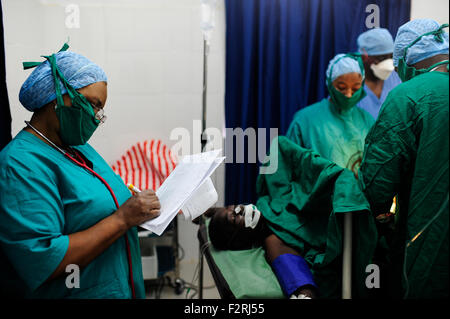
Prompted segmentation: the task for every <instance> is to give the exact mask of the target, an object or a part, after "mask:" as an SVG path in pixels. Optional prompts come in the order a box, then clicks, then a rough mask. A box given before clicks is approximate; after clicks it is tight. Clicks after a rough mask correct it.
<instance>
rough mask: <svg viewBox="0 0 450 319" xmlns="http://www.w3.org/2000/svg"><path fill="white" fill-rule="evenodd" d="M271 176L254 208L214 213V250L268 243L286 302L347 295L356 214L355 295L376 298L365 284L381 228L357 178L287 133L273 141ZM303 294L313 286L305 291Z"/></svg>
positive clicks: (263, 178)
mask: <svg viewBox="0 0 450 319" xmlns="http://www.w3.org/2000/svg"><path fill="white" fill-rule="evenodd" d="M273 161H276V163H277V166H278V168H277V170H276V171H275V172H273V173H271V174H260V175H259V176H258V179H257V183H256V194H257V201H256V203H255V205H246V206H242V205H239V206H237V207H234V206H229V207H226V208H212V209H210V210H208V211H207V212H206V213H205V214H206V216H212V217H211V220H210V223H209V229H208V230H209V236H210V239H211V242H212V244H213V245H214V247H215V248H216V249H222V250H224V249H228V250H236V249H248V248H251V247H252V246H256V245H259V246H263V247H264V248H265V252H266V258H267V261H268V263H269V264H270V265H271V266H272V269H273V270H274V273H275V275H276V276H277V279H278V281H279V282H280V286H281V287H282V289H283V292H284V294H285V295H286V296H287V297H292V296H293V295H294V296H298V295H299V294H302V293H304V294H305V295H307V296H309V297H317V298H325V299H335V298H341V293H342V240H343V233H342V229H343V218H344V215H345V214H348V213H352V215H353V227H354V229H357V230H358V231H356V232H355V233H354V238H353V243H352V245H353V252H354V254H353V256H354V258H353V259H354V260H353V266H352V278H353V280H352V282H353V285H354V287H353V288H354V289H353V291H352V295H353V296H354V298H367V297H368V294H370V293H372V292H371V291H369V290H368V288H367V287H366V285H365V279H366V276H367V274H366V272H365V269H366V267H367V265H368V264H371V263H372V262H373V254H374V251H375V247H376V244H377V230H376V226H375V223H374V219H373V217H372V215H371V212H370V205H369V203H368V202H367V200H366V198H365V197H364V194H363V193H362V191H361V189H360V188H359V186H358V184H357V180H356V179H355V177H354V174H353V173H352V172H351V171H350V170H347V169H344V168H342V167H340V166H338V165H336V164H335V163H333V162H331V161H329V160H327V159H325V158H323V157H321V156H320V155H319V154H317V153H316V152H314V151H312V150H308V149H304V148H302V147H300V146H299V145H297V144H295V143H294V142H292V141H291V140H289V139H287V138H286V137H284V136H279V137H278V138H277V139H276V143H274V142H272V144H271V150H270V154H269V161H268V162H267V164H266V165H271V163H272V162H273ZM302 289H308V290H309V291H308V292H303V291H302Z"/></svg>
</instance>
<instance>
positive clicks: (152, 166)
mask: <svg viewBox="0 0 450 319" xmlns="http://www.w3.org/2000/svg"><path fill="white" fill-rule="evenodd" d="M175 166H176V158H174V156H172V152H171V151H170V148H169V147H168V146H167V145H165V144H163V143H162V142H161V140H147V141H144V142H143V143H141V142H138V143H137V144H136V145H133V146H132V147H131V148H130V149H129V150H127V151H126V152H125V153H124V155H122V157H121V159H119V160H118V161H116V162H115V163H114V164H113V165H112V169H113V171H114V172H115V173H116V174H118V175H119V176H120V177H121V178H122V180H123V181H124V183H125V184H129V183H131V184H133V185H134V186H136V187H137V188H139V189H141V190H145V189H153V190H155V191H156V190H157V189H158V188H159V187H160V186H161V184H162V183H163V182H164V180H165V179H166V178H167V176H169V174H170V173H171V172H172V171H173V170H174V168H175Z"/></svg>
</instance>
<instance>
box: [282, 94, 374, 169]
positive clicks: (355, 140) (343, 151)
mask: <svg viewBox="0 0 450 319" xmlns="http://www.w3.org/2000/svg"><path fill="white" fill-rule="evenodd" d="M373 123H374V119H373V117H372V116H371V115H370V114H369V113H368V112H367V111H365V110H363V109H361V108H359V107H352V108H351V109H349V110H347V111H340V110H338V109H337V108H336V106H335V105H334V104H333V103H331V102H330V101H329V99H323V100H322V101H320V102H317V103H315V104H313V105H310V106H308V107H305V108H304V109H301V110H300V111H298V112H297V113H296V114H295V115H294V119H293V121H292V123H291V125H290V126H289V129H288V131H287V133H286V136H287V137H288V138H289V139H291V140H292V141H294V142H295V143H297V144H298V145H300V146H302V147H304V148H307V149H312V150H314V151H316V152H318V153H319V154H320V155H321V156H323V157H325V158H326V159H328V160H330V161H333V162H335V163H336V164H338V165H339V166H341V167H344V168H348V169H350V170H351V171H353V172H354V173H356V172H357V171H358V169H359V165H360V164H361V159H362V153H363V150H364V139H365V137H366V135H367V133H368V132H369V129H370V127H371V126H372V125H373Z"/></svg>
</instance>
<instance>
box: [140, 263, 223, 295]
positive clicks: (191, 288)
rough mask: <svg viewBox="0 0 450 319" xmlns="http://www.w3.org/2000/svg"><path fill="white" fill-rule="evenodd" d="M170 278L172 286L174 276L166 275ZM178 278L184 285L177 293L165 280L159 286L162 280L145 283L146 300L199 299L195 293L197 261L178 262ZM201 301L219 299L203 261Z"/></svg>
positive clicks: (206, 265)
mask: <svg viewBox="0 0 450 319" xmlns="http://www.w3.org/2000/svg"><path fill="white" fill-rule="evenodd" d="M167 276H168V277H170V278H171V281H172V285H173V282H174V280H175V276H174V274H173V273H172V272H169V273H167ZM180 278H181V279H182V280H183V281H184V282H185V283H186V284H185V288H184V289H180V290H179V291H178V292H181V293H179V294H178V293H177V292H176V291H175V288H173V287H171V286H170V285H169V283H168V280H166V281H165V282H166V283H165V284H164V285H161V283H162V282H163V279H159V284H160V285H159V286H158V280H151V281H146V292H147V299H157V298H159V299H199V294H198V291H197V289H196V288H197V286H198V260H188V261H187V260H181V261H180ZM203 299H220V295H219V292H218V291H217V288H216V286H215V284H214V280H213V278H212V275H211V272H210V271H209V268H208V264H207V263H206V261H205V260H204V266H203Z"/></svg>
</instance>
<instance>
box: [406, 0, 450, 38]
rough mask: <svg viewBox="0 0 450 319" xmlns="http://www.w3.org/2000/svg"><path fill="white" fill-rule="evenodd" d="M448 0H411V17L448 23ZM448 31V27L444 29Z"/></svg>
mask: <svg viewBox="0 0 450 319" xmlns="http://www.w3.org/2000/svg"><path fill="white" fill-rule="evenodd" d="M448 4H449V0H411V19H433V20H436V21H437V22H439V24H443V23H449V20H448V16H449V14H448V8H449V5H448ZM445 31H446V32H448V29H446V30H445Z"/></svg>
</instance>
